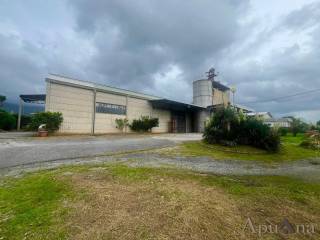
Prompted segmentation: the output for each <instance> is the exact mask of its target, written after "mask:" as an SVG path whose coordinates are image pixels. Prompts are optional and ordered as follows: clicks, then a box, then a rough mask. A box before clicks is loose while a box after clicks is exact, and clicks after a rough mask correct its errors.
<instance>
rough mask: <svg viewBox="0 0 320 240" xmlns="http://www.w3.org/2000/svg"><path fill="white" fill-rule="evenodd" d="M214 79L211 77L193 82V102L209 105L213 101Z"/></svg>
mask: <svg viewBox="0 0 320 240" xmlns="http://www.w3.org/2000/svg"><path fill="white" fill-rule="evenodd" d="M212 96H213V95H212V81H211V80H210V79H200V80H197V81H194V82H193V104H195V105H198V106H201V107H208V106H211V105H213V102H212Z"/></svg>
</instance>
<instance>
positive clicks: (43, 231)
mask: <svg viewBox="0 0 320 240" xmlns="http://www.w3.org/2000/svg"><path fill="white" fill-rule="evenodd" d="M69 194H70V189H69V187H68V186H67V185H66V184H65V183H62V182H60V181H58V180H56V179H55V178H54V177H53V176H52V175H51V174H49V173H47V172H41V173H37V174H30V175H27V176H25V177H23V178H21V179H6V180H4V181H3V182H2V185H1V188H0V219H1V221H0V236H1V237H2V238H1V239H64V238H65V237H66V235H65V234H66V233H65V229H64V227H63V225H62V223H63V217H64V216H65V213H66V209H64V208H63V207H62V205H61V202H62V201H63V200H64V199H65V198H66V197H68V196H69Z"/></svg>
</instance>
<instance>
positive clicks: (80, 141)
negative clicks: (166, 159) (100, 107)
mask: <svg viewBox="0 0 320 240" xmlns="http://www.w3.org/2000/svg"><path fill="white" fill-rule="evenodd" d="M2 135H3V134H2ZM0 139H1V141H0V168H8V167H14V166H18V165H25V164H30V163H38V162H48V161H57V160H68V159H75V158H84V157H94V156H99V155H107V154H110V153H114V152H125V151H132V150H143V149H152V148H161V147H167V146H172V145H174V144H175V140H169V139H168V138H161V137H160V138H157V137H152V136H136V137H135V136H128V137H118V136H108V137H83V136H82V137H81V136H80V137H65V138H64V137H53V138H46V139H41V138H32V137H21V138H19V137H14V138H4V137H2V138H1V137H0Z"/></svg>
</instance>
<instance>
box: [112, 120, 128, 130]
mask: <svg viewBox="0 0 320 240" xmlns="http://www.w3.org/2000/svg"><path fill="white" fill-rule="evenodd" d="M115 122H116V128H118V129H119V130H120V131H121V132H122V131H123V129H126V128H127V126H128V125H129V123H128V119H127V118H117V119H116V120H115Z"/></svg>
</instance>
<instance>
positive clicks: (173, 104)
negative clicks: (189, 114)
mask: <svg viewBox="0 0 320 240" xmlns="http://www.w3.org/2000/svg"><path fill="white" fill-rule="evenodd" d="M150 102H151V104H152V105H153V106H154V107H158V108H162V109H169V110H177V111H179V110H180V111H187V110H190V111H193V110H199V109H203V110H204V109H206V108H205V107H201V106H198V105H194V104H189V103H183V102H177V101H173V100H169V99H157V100H151V101H150Z"/></svg>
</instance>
